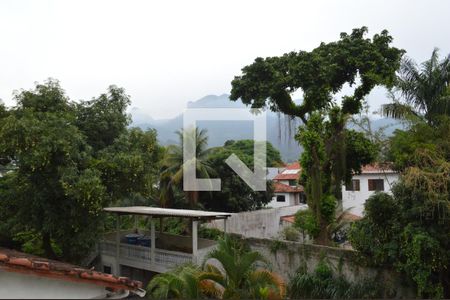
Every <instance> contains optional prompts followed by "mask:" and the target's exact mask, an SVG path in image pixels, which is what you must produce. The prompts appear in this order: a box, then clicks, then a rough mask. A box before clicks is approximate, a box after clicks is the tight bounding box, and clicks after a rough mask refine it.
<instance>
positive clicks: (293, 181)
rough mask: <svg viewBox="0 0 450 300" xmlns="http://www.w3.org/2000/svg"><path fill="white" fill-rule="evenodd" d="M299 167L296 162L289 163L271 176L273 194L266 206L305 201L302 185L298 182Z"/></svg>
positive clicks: (295, 203) (290, 204)
mask: <svg viewBox="0 0 450 300" xmlns="http://www.w3.org/2000/svg"><path fill="white" fill-rule="evenodd" d="M300 172H301V168H300V164H299V163H298V162H295V163H292V164H289V165H287V166H286V168H285V169H284V170H282V171H281V172H280V173H279V174H278V175H276V176H275V177H274V178H273V184H274V196H273V198H272V201H270V202H269V203H268V204H267V206H268V207H273V208H277V207H284V206H292V205H299V204H301V203H305V202H306V200H305V195H304V191H303V186H301V185H299V184H298V178H299V176H300Z"/></svg>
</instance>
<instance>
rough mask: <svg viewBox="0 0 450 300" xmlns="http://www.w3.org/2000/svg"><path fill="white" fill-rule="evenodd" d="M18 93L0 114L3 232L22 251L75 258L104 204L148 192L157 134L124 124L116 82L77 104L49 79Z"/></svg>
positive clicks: (93, 232)
mask: <svg viewBox="0 0 450 300" xmlns="http://www.w3.org/2000/svg"><path fill="white" fill-rule="evenodd" d="M15 98H16V101H17V106H16V107H13V108H11V109H9V110H8V116H6V117H4V118H2V119H1V120H0V157H7V158H8V159H9V160H10V161H12V162H13V164H14V170H13V171H12V172H9V173H8V174H6V175H5V176H4V177H2V178H0V198H1V202H0V219H1V220H2V223H1V224H0V229H1V230H0V231H1V232H2V233H1V234H2V235H6V237H4V238H3V239H4V240H7V241H9V242H10V243H11V240H12V241H16V242H18V243H19V245H20V246H22V248H23V249H24V250H29V251H30V250H31V251H33V252H35V253H37V254H42V255H45V256H47V257H52V258H56V257H58V258H61V259H64V260H68V261H79V260H80V259H81V258H83V257H84V256H85V255H86V253H87V252H88V251H89V250H90V248H91V247H92V245H93V243H94V242H95V240H96V239H97V238H98V233H99V230H101V228H102V225H101V224H102V223H101V222H102V217H101V211H102V208H103V207H104V206H106V205H108V204H110V203H111V202H112V201H115V202H117V201H120V200H121V199H123V198H124V197H127V196H128V195H129V194H130V193H138V194H142V196H143V197H146V196H148V191H149V189H150V187H151V186H152V183H154V182H155V181H154V180H153V182H152V179H153V178H154V177H155V172H156V171H157V168H156V165H157V161H158V160H159V154H158V153H160V148H159V146H158V145H157V142H156V134H155V132H153V131H149V132H142V131H141V130H138V129H133V130H128V129H127V127H126V126H127V125H128V121H127V120H128V117H127V115H126V113H125V110H126V108H127V105H128V103H129V100H128V96H126V95H125V93H124V91H123V90H122V89H119V88H116V87H114V86H111V87H110V88H109V90H108V93H107V94H104V95H101V96H100V97H99V98H98V99H94V100H92V101H90V102H88V103H80V104H76V103H74V102H71V101H70V100H69V99H68V98H67V96H66V95H65V94H64V91H63V90H62V89H61V87H60V86H59V84H58V82H56V81H52V80H49V81H48V82H46V83H45V84H38V85H37V86H36V88H35V89H34V90H30V91H22V92H20V93H18V94H17V95H16V96H15ZM112 119H114V120H116V122H110V120H112ZM96 127H97V128H100V130H95V129H94V128H96ZM30 242H31V243H32V244H30Z"/></svg>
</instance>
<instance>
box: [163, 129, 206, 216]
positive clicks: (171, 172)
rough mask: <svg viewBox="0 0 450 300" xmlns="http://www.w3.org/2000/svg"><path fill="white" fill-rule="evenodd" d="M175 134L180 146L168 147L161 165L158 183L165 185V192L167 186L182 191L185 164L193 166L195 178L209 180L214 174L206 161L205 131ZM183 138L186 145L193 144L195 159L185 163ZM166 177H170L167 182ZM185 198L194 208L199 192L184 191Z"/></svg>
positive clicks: (195, 130)
mask: <svg viewBox="0 0 450 300" xmlns="http://www.w3.org/2000/svg"><path fill="white" fill-rule="evenodd" d="M177 134H178V137H179V139H180V144H179V145H173V146H169V148H168V149H167V155H166V158H165V161H164V163H163V166H164V170H163V172H162V173H161V179H162V181H160V183H162V184H164V185H165V187H162V189H164V190H166V191H168V188H169V185H170V188H172V189H173V187H174V186H176V187H177V188H179V189H180V190H183V167H184V166H185V164H189V165H193V166H194V168H195V170H196V172H197V176H199V177H201V178H210V175H212V174H215V171H214V169H213V168H212V167H211V166H210V165H209V163H208V161H207V157H208V154H209V150H208V149H207V145H208V136H207V135H206V130H204V129H202V130H200V129H198V128H195V129H187V130H186V129H185V130H181V131H177ZM184 138H187V139H188V141H186V143H192V144H194V148H195V157H194V158H193V159H192V160H190V161H186V162H184V158H183V140H184ZM168 176H169V177H170V180H167V179H168ZM185 196H186V200H187V203H188V204H189V206H190V207H191V208H195V207H196V206H197V203H198V199H199V192H198V191H185Z"/></svg>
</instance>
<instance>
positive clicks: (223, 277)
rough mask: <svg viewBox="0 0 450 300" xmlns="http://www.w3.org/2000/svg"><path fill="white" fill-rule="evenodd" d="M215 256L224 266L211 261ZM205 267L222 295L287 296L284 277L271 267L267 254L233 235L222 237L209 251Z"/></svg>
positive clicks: (238, 296) (224, 296)
mask: <svg viewBox="0 0 450 300" xmlns="http://www.w3.org/2000/svg"><path fill="white" fill-rule="evenodd" d="M212 259H213V260H215V261H217V262H219V263H220V268H218V267H216V266H215V264H209V263H208V261H210V260H212ZM261 264H262V265H263V266H265V267H266V268H264V267H261ZM204 270H205V271H206V272H207V273H208V274H209V276H210V280H211V281H213V282H214V283H215V286H216V287H217V288H218V291H219V294H220V298H221V299H249V298H252V299H264V298H271V299H283V298H284V296H285V283H284V281H283V279H282V278H281V277H280V276H279V275H278V274H276V273H273V272H270V271H269V270H268V269H267V262H266V260H265V258H264V257H263V256H262V255H261V254H260V253H259V252H256V251H251V250H250V249H248V248H247V247H246V245H244V244H243V243H242V242H241V241H239V240H233V239H231V238H230V237H225V238H224V239H222V240H220V241H219V242H218V246H217V249H215V250H212V251H211V252H210V253H209V254H208V255H207V257H206V259H205V262H204Z"/></svg>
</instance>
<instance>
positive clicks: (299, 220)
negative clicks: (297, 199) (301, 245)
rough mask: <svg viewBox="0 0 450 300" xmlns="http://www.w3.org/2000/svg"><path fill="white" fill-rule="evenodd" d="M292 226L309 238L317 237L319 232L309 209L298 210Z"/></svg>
mask: <svg viewBox="0 0 450 300" xmlns="http://www.w3.org/2000/svg"><path fill="white" fill-rule="evenodd" d="M294 226H295V227H296V228H298V229H300V230H302V231H306V233H307V234H308V235H309V236H311V237H313V238H314V237H317V235H318V234H319V232H320V227H319V224H318V223H317V220H316V218H315V216H314V214H313V212H312V211H311V210H310V209H306V210H300V211H298V212H297V213H296V214H295V223H294Z"/></svg>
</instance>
